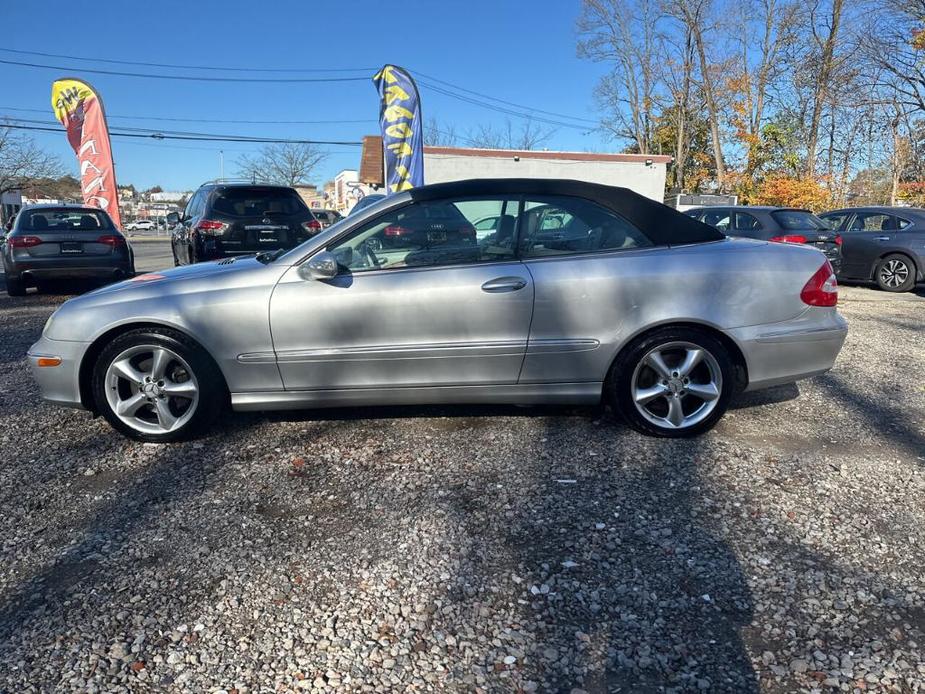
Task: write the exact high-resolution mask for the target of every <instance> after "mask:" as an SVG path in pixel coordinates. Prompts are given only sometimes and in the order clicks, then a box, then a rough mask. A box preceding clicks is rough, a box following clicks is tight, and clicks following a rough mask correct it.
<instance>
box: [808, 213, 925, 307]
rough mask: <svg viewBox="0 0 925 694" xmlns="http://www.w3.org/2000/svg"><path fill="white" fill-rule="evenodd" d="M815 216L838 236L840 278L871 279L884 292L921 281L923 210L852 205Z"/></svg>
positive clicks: (924, 231) (907, 288)
mask: <svg viewBox="0 0 925 694" xmlns="http://www.w3.org/2000/svg"><path fill="white" fill-rule="evenodd" d="M819 217H820V219H822V220H823V221H825V222H827V223H828V224H829V225H830V226H831V227H832V229H833V230H835V231H837V232H838V233H839V234H840V235H841V237H842V266H841V270H840V271H839V273H838V274H839V276H840V277H842V278H844V279H851V280H862V281H865V282H869V281H871V280H873V281H874V282H876V283H877V286H878V287H880V289H883V290H884V291H888V292H908V291H911V290H912V288H913V287H915V283H916V282H923V281H925V209H918V208H913V207H900V208H897V207H856V208H849V209H844V210H833V211H832V212H826V213H825V214H821V215H819Z"/></svg>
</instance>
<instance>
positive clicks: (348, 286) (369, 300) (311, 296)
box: [270, 261, 534, 390]
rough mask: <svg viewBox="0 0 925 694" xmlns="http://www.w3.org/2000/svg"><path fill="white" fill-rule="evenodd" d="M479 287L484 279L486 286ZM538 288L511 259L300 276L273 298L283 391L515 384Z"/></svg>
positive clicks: (294, 273)
mask: <svg viewBox="0 0 925 694" xmlns="http://www.w3.org/2000/svg"><path fill="white" fill-rule="evenodd" d="M484 286H488V289H485V288H484ZM533 296H534V287H533V282H532V280H531V279H530V273H529V272H528V271H527V269H526V267H525V266H524V265H523V264H522V263H520V262H516V261H511V262H499V263H487V264H479V265H471V266H454V267H435V268H421V269H411V268H407V269H398V270H380V271H372V272H355V273H345V274H343V275H339V276H338V277H336V278H334V279H333V280H326V281H316V280H305V279H302V278H301V277H300V276H299V274H298V269H297V268H295V267H293V268H291V269H290V270H289V271H288V272H287V273H286V275H284V277H283V279H282V280H281V281H280V283H279V284H278V285H277V287H276V289H275V291H274V292H273V297H272V299H271V302H270V327H271V331H272V333H273V342H274V348H275V351H276V356H277V360H278V364H279V370H280V374H281V375H282V378H283V384H284V386H285V388H286V389H287V390H315V389H336V388H390V387H402V386H447V385H485V384H512V383H516V382H517V377H518V374H519V373H520V368H521V365H522V364H523V359H524V354H525V351H526V344H527V335H528V333H529V329H530V320H531V317H532V313H533Z"/></svg>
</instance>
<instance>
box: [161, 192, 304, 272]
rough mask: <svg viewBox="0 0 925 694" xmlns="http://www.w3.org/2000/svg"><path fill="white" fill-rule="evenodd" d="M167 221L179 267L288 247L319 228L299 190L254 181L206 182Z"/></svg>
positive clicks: (175, 261)
mask: <svg viewBox="0 0 925 694" xmlns="http://www.w3.org/2000/svg"><path fill="white" fill-rule="evenodd" d="M167 223H168V224H172V225H174V230H173V232H172V233H171V238H170V245H171V248H172V250H173V259H174V264H175V265H191V264H193V263H198V262H201V261H204V260H217V259H219V258H229V257H234V256H239V255H254V254H255V253H266V252H273V251H278V250H281V249H283V250H285V249H289V248H293V247H295V246H297V245H298V244H300V243H302V242H303V241H305V240H306V239H307V238H309V237H310V236H312V235H314V234H317V233H318V232H319V231H321V223H320V222H319V221H318V220H316V219H315V218H314V216H312V213H311V211H310V210H309V209H308V207H307V206H306V205H305V203H304V202H303V201H302V198H301V197H299V194H298V193H297V192H296V191H295V190H293V189H292V188H288V187H286V186H272V185H254V184H250V183H247V184H244V183H207V184H206V185H204V186H202V187H201V188H199V190H197V191H196V193H195V194H194V195H193V197H191V198H190V201H189V203H188V204H187V205H186V210H185V211H184V213H183V216H182V217H181V216H180V215H178V214H177V213H176V212H171V213H170V214H168V215H167Z"/></svg>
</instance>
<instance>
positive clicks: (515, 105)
mask: <svg viewBox="0 0 925 694" xmlns="http://www.w3.org/2000/svg"><path fill="white" fill-rule="evenodd" d="M412 72H413V74H415V75H419V76H420V77H423V78H424V79H427V80H430V81H431V82H437V83H438V84H442V85H444V86H446V87H452V88H453V89H458V90H459V91H461V92H466V93H467V94H472V95H474V96H479V97H481V98H483V99H488V100H489V101H496V102H498V103H499V104H505V105H507V106H513V107H515V108H519V109H523V110H525V111H534V112H536V113H545V114H546V115H548V116H556V117H558V118H565V119H566V120H574V121H583V122H585V123H591V124H592V125H598V121H596V120H592V119H590V118H579V117H578V116H569V115H566V114H564V113H556V112H555V111H544V110H543V109H539V108H532V107H530V106H524V105H523V104H515V103H514V102H513V101H505V100H504V99H498V98H497V97H494V96H489V95H488V94H483V93H481V92H476V91H473V90H471V89H466V88H465V87H460V86H459V85H457V84H453V83H451V82H446V81H445V80H441V79H437V78H436V77H431V76H429V75H425V74H424V73H423V72H418V71H417V70H412Z"/></svg>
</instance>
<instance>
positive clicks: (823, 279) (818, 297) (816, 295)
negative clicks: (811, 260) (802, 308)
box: [800, 260, 838, 306]
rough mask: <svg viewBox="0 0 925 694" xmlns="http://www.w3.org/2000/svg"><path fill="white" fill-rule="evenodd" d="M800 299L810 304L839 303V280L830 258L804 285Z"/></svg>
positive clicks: (825, 304) (831, 304)
mask: <svg viewBox="0 0 925 694" xmlns="http://www.w3.org/2000/svg"><path fill="white" fill-rule="evenodd" d="M800 299H802V300H803V303H804V304H808V305H809V306H835V305H836V304H837V303H838V281H837V280H836V279H835V270H833V269H832V265H831V263H829V261H828V260H826V261H825V263H823V265H822V267H820V268H819V269H818V270H816V273H815V274H814V275H813V276H812V277H810V278H809V281H808V282H807V283H806V284H805V285H804V286H803V291H802V292H800Z"/></svg>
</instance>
